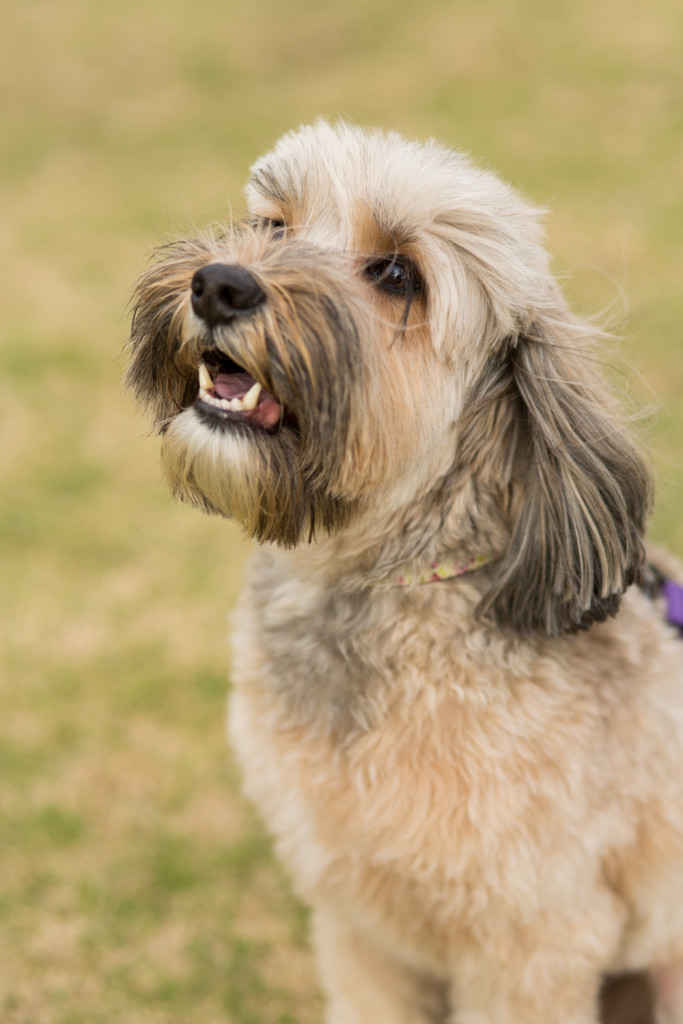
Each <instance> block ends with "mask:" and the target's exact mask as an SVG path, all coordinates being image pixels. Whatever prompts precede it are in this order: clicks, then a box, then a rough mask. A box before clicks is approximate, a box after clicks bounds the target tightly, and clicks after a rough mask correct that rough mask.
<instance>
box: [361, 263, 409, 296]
mask: <svg viewBox="0 0 683 1024" xmlns="http://www.w3.org/2000/svg"><path fill="white" fill-rule="evenodd" d="M366 273H367V274H368V276H369V277H371V278H372V280H373V281H374V282H375V284H378V285H379V286H380V287H381V288H384V289H385V290H386V291H388V292H393V293H394V294H395V295H413V294H414V293H415V292H419V291H420V289H421V287H422V282H421V280H420V275H419V274H418V272H417V270H416V268H415V267H414V266H413V264H412V263H410V262H408V261H407V260H403V259H401V258H400V257H398V256H395V257H393V258H392V259H389V260H376V261H375V262H374V263H370V264H369V266H368V267H367V268H366Z"/></svg>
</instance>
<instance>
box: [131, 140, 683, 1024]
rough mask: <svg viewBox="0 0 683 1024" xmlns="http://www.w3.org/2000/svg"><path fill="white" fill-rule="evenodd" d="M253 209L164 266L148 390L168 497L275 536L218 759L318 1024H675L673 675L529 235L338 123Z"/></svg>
mask: <svg viewBox="0 0 683 1024" xmlns="http://www.w3.org/2000/svg"><path fill="white" fill-rule="evenodd" d="M247 191H248V197H249V206H250V212H251V216H250V218H249V219H248V220H246V221H245V222H244V223H243V224H237V225H233V226H230V227H229V228H226V229H225V231H224V232H223V233H220V232H214V233H212V234H205V235H202V236H200V237H198V238H196V239H193V240H185V241H177V242H174V243H172V244H170V245H168V246H165V247H163V248H162V249H161V250H159V251H158V253H157V255H156V259H155V261H154V263H153V265H152V266H151V268H150V270H149V271H148V272H147V273H146V274H145V275H144V276H143V277H142V279H141V280H140V282H139V284H138V286H137V290H136V295H135V299H134V306H135V311H134V319H133V328H132V338H131V350H132V360H131V366H130V370H129V377H128V380H129V383H130V385H131V386H132V388H133V389H134V391H135V392H136V394H137V396H138V397H139V398H140V399H141V400H142V401H143V402H144V403H145V405H146V406H147V407H148V409H149V412H150V413H151V415H152V417H153V420H154V422H155V423H156V424H157V426H158V427H159V429H160V432H161V434H162V437H163V440H162V462H163V467H164V472H165V476H166V478H167V480H168V483H169V486H170V488H171V490H172V492H173V493H174V494H175V495H177V496H178V497H179V498H181V499H182V500H184V501H188V502H191V503H192V504H194V505H197V506H199V507H200V508H202V509H204V510H205V511H207V512H211V513H218V514H220V515H223V516H228V517H230V518H233V519H235V520H237V521H238V522H239V523H240V524H241V525H242V526H243V528H244V530H245V531H246V532H247V533H248V534H249V535H250V536H251V537H253V538H255V539H256V541H258V548H257V552H256V554H255V556H254V557H253V559H252V561H251V563H250V566H249V568H248V571H247V577H246V588H245V591H244V594H243V596H242V599H241V603H240V605H239V609H238V613H237V623H236V629H235V664H234V681H235V689H234V694H233V697H232V707H231V733H232V739H233V742H234V745H235V748H236V750H237V753H238V756H239V759H240V761H241V764H242V767H243V770H244V776H245V779H246V788H247V792H248V794H249V796H250V797H251V798H252V799H253V800H254V801H255V802H256V804H257V805H258V806H259V808H260V810H261V813H262V814H263V817H264V818H265V821H266V822H267V824H268V826H269V828H270V829H271V831H272V833H273V834H274V836H275V840H276V843H277V847H278V850H279V852H280V854H281V856H282V858H283V860H284V861H285V862H286V864H287V865H288V868H289V870H290V872H291V874H292V876H293V878H294V879H295V883H296V886H297V889H298V891H299V892H300V893H301V895H302V896H303V898H304V899H305V900H306V901H307V902H308V903H309V904H310V905H311V906H312V908H313V935H314V943H315V949H316V953H317V957H318V961H319V966H320V973H321V976H322V981H323V985H324V988H325V990H326V993H327V997H328V1001H329V1009H328V1016H327V1020H328V1021H329V1024H424V1022H426V1021H440V1022H445V1021H449V1022H453V1024H551V1022H552V1024H590V1022H595V1021H597V1020H598V1019H599V1013H600V1010H599V998H600V997H599V993H600V986H601V983H602V980H603V979H604V978H607V977H609V976H612V975H616V974H619V973H624V972H633V971H643V970H647V971H648V972H649V973H650V977H651V978H652V979H653V981H654V986H653V988H654V991H655V993H656V1002H657V1011H656V1012H657V1014H658V1020H660V1021H662V1022H666V1024H681V1022H683V969H682V967H681V965H682V964H683V657H682V654H683V648H682V647H681V641H680V639H679V636H678V635H677V631H676V629H675V628H674V627H673V626H672V625H671V624H670V623H668V622H667V621H666V614H665V613H663V610H662V607H661V605H662V598H661V596H660V591H661V590H662V578H661V576H660V575H656V576H653V573H652V571H651V570H649V569H648V568H647V566H648V556H647V554H646V551H645V548H644V542H643V531H644V526H645V521H646V518H647V514H648V511H649V507H650V500H651V481H650V474H649V471H648V469H647V467H646V465H645V463H644V462H643V460H642V458H641V456H640V455H639V453H638V451H637V449H636V448H635V447H634V445H633V443H632V442H631V440H629V437H628V433H627V431H626V429H625V427H624V424H623V423H622V422H621V419H620V417H619V415H618V413H617V411H616V408H615V405H614V403H613V400H612V397H611V395H610V393H609V391H608V389H607V388H606V386H605V385H604V384H603V383H602V381H601V377H600V373H599V362H598V361H597V359H596V357H595V356H594V355H593V354H592V352H591V341H594V340H595V336H593V338H591V334H593V335H594V332H592V331H591V329H590V328H589V327H587V326H586V325H585V324H584V323H582V322H580V321H579V320H578V319H576V318H575V317H574V316H573V315H572V314H571V313H570V312H569V310H568V308H567V306H566V304H565V301H564V299H563V297H562V295H561V293H560V291H559V289H558V287H557V284H556V282H555V281H554V279H553V277H552V276H551V274H550V272H549V269H548V259H547V256H546V253H545V250H544V248H543V246H542V244H541V233H540V229H539V226H538V215H537V212H536V211H535V210H534V209H532V208H531V207H530V206H529V205H527V203H526V202H524V201H523V200H522V199H521V198H520V197H519V196H518V195H517V194H516V193H515V192H514V191H513V190H512V189H510V188H508V187H507V186H505V185H504V184H502V183H501V182H500V181H499V180H498V179H497V178H496V177H494V176H493V175H492V174H490V173H488V172H486V171H482V170H478V169H477V168H475V167H474V166H473V165H472V164H471V163H470V161H469V160H468V159H467V158H465V157H464V156H462V155H460V154H458V153H455V152H451V151H449V150H446V149H443V148H441V147H440V146H439V145H437V144H435V143H431V142H430V143H427V144H426V145H421V144H416V143H411V142H406V141H405V140H404V139H402V138H401V137H399V136H398V135H395V134H383V133H381V132H378V131H362V130H359V129H357V128H355V127H351V126H348V125H345V124H338V125H334V126H331V125H329V124H327V123H323V122H319V123H317V124H315V125H314V126H312V127H305V128H301V129H299V130H298V131H295V132H293V133H291V134H288V135H286V136H285V137H284V138H283V139H281V140H280V141H279V142H278V144H277V145H276V146H275V148H274V150H273V151H272V152H271V153H269V154H268V155H267V156H265V157H263V158H262V159H260V160H259V161H257V163H256V164H255V166H254V168H253V170H252V174H251V178H250V180H249V184H248V186H247ZM665 561H666V559H665ZM661 568H662V565H661V563H659V569H660V570H661ZM664 568H665V569H666V568H668V574H669V575H670V576H671V575H677V574H679V570H678V568H677V567H676V566H675V565H674V566H668V567H666V566H665V567H664ZM646 577H647V578H649V581H650V587H649V591H647V590H646V589H645V588H643V586H638V585H634V584H638V583H641V584H642V582H643V580H644V579H645V578H646Z"/></svg>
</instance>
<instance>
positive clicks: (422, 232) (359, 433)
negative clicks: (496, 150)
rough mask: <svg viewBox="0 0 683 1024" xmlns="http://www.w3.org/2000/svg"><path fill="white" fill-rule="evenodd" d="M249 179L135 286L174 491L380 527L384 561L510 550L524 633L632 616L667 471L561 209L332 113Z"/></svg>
mask: <svg viewBox="0 0 683 1024" xmlns="http://www.w3.org/2000/svg"><path fill="white" fill-rule="evenodd" d="M247 195H248V199H249V208H250V216H249V218H248V219H247V220H246V221H245V222H244V223H242V224H236V225H231V226H230V227H228V228H226V229H225V231H224V232H223V231H221V232H214V233H211V234H209V233H207V234H204V235H202V236H200V237H198V238H195V239H190V240H183V241H177V242H174V243H171V244H170V245H168V246H164V247H162V248H161V249H160V250H158V252H157V254H156V257H155V260H154V262H153V264H152V266H151V268H150V269H149V270H148V271H147V273H146V274H145V275H143V277H142V278H141V280H140V282H139V283H138V285H137V288H136V292H135V296H134V315H133V326H132V333H131V342H130V347H131V356H132V358H131V364H130V369H129V372H128V382H129V384H130V385H131V387H132V388H133V390H134V391H135V392H136V394H137V396H138V397H139V398H140V399H141V400H142V401H143V402H144V403H145V404H146V405H147V406H148V407H149V409H150V412H151V414H152V416H153V418H154V420H155V422H156V423H157V424H158V426H159V427H160V429H161V430H162V432H163V435H164V440H163V445H162V460H163V465H164V469H165V473H166V476H167V479H168V481H169V484H170V486H171V489H172V490H173V492H174V493H175V494H176V495H178V496H179V497H180V498H182V499H183V500H187V501H191V502H193V503H195V504H198V505H199V506H201V507H202V508H204V509H205V510H207V511H211V512H218V513H220V514H223V515H227V516H230V517H233V518H235V519H237V520H238V521H239V522H240V523H241V524H242V525H243V527H244V528H245V530H246V531H247V532H248V533H249V534H250V535H251V536H253V537H255V538H256V539H257V540H259V541H260V542H274V543H276V544H280V545H284V546H297V545H302V544H305V543H307V542H309V541H311V540H316V542H319V541H320V538H321V537H324V536H325V535H328V534H331V535H333V536H335V535H336V536H340V535H342V534H343V533H344V531H346V530H349V529H355V530H356V534H355V536H356V538H357V536H358V530H361V532H362V533H363V535H365V536H367V538H368V541H367V558H366V568H367V569H368V572H369V574H370V575H372V569H373V565H374V566H375V567H376V566H377V565H383V566H388V565H391V564H397V565H398V564H404V563H405V562H406V561H409V560H411V559H419V558H423V557H424V558H433V557H440V556H444V555H446V554H448V555H455V556H456V557H458V556H462V555H468V554H473V553H474V554H482V553H490V552H491V551H492V550H493V546H495V548H496V550H498V551H500V552H502V557H501V558H500V559H499V560H498V561H497V562H496V563H495V565H492V566H490V567H489V568H488V569H487V570H486V573H483V574H482V580H483V581H484V582H483V584H482V586H483V590H482V595H481V602H480V612H481V614H483V615H485V616H488V617H489V618H492V619H493V620H495V621H497V622H498V623H499V624H501V625H505V626H509V627H512V628H513V629H515V630H516V631H518V632H522V633H530V632H533V631H536V630H540V631H542V632H546V633H549V634H554V633H561V632H565V631H571V630H574V629H577V628H583V627H586V626H588V625H589V624H590V623H591V622H593V621H595V620H600V619H603V618H605V617H606V616H607V615H609V614H613V613H614V612H615V611H616V609H617V607H618V603H619V597H620V595H621V593H623V591H624V589H625V588H626V587H627V586H628V585H629V584H630V583H631V582H632V581H633V579H634V578H635V577H636V576H637V574H638V572H639V569H640V566H641V565H642V562H643V559H644V547H643V531H644V525H645V520H646V517H647V514H648V512H649V508H650V502H651V481H650V475H649V470H648V468H647V466H646V464H645V463H644V461H643V459H642V458H641V456H640V455H639V453H638V451H637V450H636V448H635V447H634V445H633V443H632V442H631V440H630V439H629V437H628V433H627V431H626V429H625V427H624V425H623V423H622V421H621V418H620V416H619V414H618V412H617V411H616V408H615V405H614V403H613V401H612V398H611V396H610V394H609V391H608V389H607V387H606V386H605V385H604V383H602V381H601V380H600V378H599V375H598V374H596V368H595V362H594V361H593V360H592V359H591V356H590V344H589V343H590V341H591V335H592V334H593V332H592V331H591V330H590V328H588V327H587V326H586V325H584V324H583V323H582V322H580V321H579V320H578V319H576V318H575V317H574V316H573V315H572V314H571V313H570V311H569V310H568V308H567V306H566V304H565V301H564V299H563V297H562V295H561V293H560V291H559V289H558V287H557V285H556V282H555V281H554V279H553V277H552V275H551V273H550V270H549V265H548V258H547V255H546V252H545V249H544V247H543V245H542V232H541V230H540V227H539V217H538V213H537V211H536V210H535V209H534V208H533V207H531V206H530V205H529V204H528V203H526V202H525V201H524V200H523V199H522V198H521V197H520V196H519V195H518V194H517V193H516V192H515V191H514V190H513V189H511V188H510V187H508V186H506V185H505V184H503V183H502V182H501V181H500V180H499V179H498V178H497V177H496V176H495V175H493V174H491V173H490V172H488V171H485V170H481V169H479V168H476V167H475V166H474V165H473V164H472V163H471V162H470V160H469V159H468V158H467V157H465V156H463V155H462V154H460V153H457V152H454V151H452V150H449V149H446V148H444V147H442V146H440V145H438V144H437V143H435V142H427V143H416V142H409V141H406V140H405V139H403V138H402V137H401V136H399V135H397V134H395V133H388V134H387V133H383V132H381V131H377V130H362V129H359V128H356V127H354V126H351V125H349V124H346V123H337V124H334V125H331V124H328V123H326V122H324V121H319V122H317V123H316V124H314V125H311V126H306V127H303V128H300V129H298V130H296V131H293V132H290V133H288V134H287V135H285V136H284V137H283V138H282V139H280V141H279V142H278V143H277V144H276V146H275V147H274V149H273V150H272V151H271V152H270V153H268V154H266V155H265V156H264V157H262V158H261V159H260V160H258V161H257V162H256V164H255V165H254V167H253V169H252V174H251V177H250V180H249V183H248V185H247ZM206 268H213V269H210V270H208V271H207V269H206ZM216 268H218V269H216ZM221 268H222V269H221ZM225 268H227V269H225ZM217 280H218V284H216V281H217ZM209 292H211V294H210V296H209V298H210V301H211V303H214V304H216V303H217V304H218V305H214V306H212V307H211V310H210V311H208V312H207V309H208V307H207V302H208V301H209V298H207V295H209ZM214 293H215V294H214ZM221 296H222V297H221ZM202 363H203V364H204V365H205V367H206V366H208V368H209V373H210V377H211V382H210V384H209V385H208V391H207V389H206V388H204V390H203V391H202V390H201V389H200V383H199V378H198V368H199V366H200V364H202ZM204 379H205V381H206V380H207V378H206V377H205V378H204ZM254 383H257V384H258V385H260V390H259V389H258V388H257V389H256V390H257V391H258V392H259V397H258V400H257V402H258V404H257V406H256V410H255V411H254V410H246V409H244V408H242V397H244V396H245V395H246V394H247V393H248V392H247V388H248V387H251V386H253V384H254ZM230 395H234V396H235V398H236V401H237V405H236V406H235V407H234V408H233V407H232V406H234V405H235V399H231V398H230V397H229V396H230ZM355 543H356V546H357V543H358V542H357V539H356V541H355Z"/></svg>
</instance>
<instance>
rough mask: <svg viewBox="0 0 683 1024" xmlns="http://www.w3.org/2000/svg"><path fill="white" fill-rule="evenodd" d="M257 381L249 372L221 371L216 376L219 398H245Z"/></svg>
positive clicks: (215, 384) (215, 383)
mask: <svg viewBox="0 0 683 1024" xmlns="http://www.w3.org/2000/svg"><path fill="white" fill-rule="evenodd" d="M255 383H256V381H255V380H254V378H253V377H252V376H251V374H249V373H219V374H217V375H216V376H215V377H214V380H213V390H214V391H215V392H216V397H217V398H243V397H244V395H246V393H247V391H248V390H249V388H250V387H251V386H252V385H253V384H255Z"/></svg>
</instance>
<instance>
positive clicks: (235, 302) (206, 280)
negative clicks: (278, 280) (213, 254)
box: [192, 263, 266, 327]
mask: <svg viewBox="0 0 683 1024" xmlns="http://www.w3.org/2000/svg"><path fill="white" fill-rule="evenodd" d="M265 297H266V293H265V292H264V290H263V288H262V287H261V285H260V284H259V283H258V281H257V280H256V278H255V277H254V275H253V274H250V273H249V271H248V270H245V269H244V267H233V266H230V265H229V264H227V263H209V264H207V266H205V267H202V268H201V270H198V271H197V272H196V273H195V275H194V277H193V278H192V308H193V310H194V311H195V313H196V314H197V316H198V317H200V319H202V320H204V321H205V322H206V323H207V324H208V325H209V327H216V326H218V325H219V324H227V323H228V322H229V321H230V320H233V319H234V318H235V317H236V316H239V314H240V313H245V312H248V311H249V310H251V309H255V308H256V306H258V305H260V304H261V303H262V302H263V300H264V299H265Z"/></svg>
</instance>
